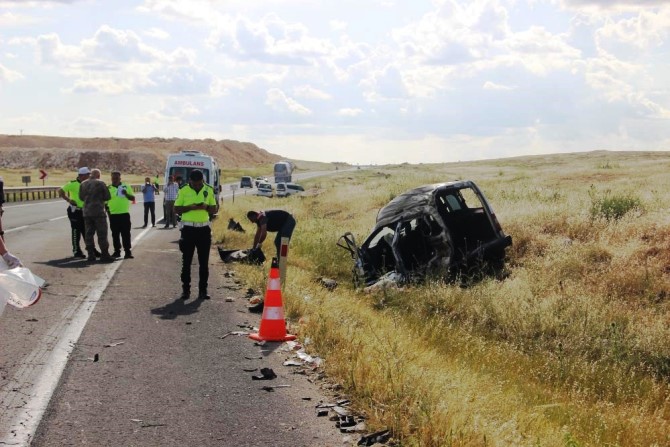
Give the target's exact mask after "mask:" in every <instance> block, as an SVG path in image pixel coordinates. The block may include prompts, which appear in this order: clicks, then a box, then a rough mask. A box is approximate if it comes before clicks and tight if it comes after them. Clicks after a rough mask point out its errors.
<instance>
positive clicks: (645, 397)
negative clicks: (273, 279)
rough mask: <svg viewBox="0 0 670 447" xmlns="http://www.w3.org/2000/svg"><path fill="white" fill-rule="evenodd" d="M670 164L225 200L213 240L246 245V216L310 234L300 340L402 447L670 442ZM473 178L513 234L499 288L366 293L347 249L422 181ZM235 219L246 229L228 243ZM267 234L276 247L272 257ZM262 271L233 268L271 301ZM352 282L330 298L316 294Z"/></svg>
mask: <svg viewBox="0 0 670 447" xmlns="http://www.w3.org/2000/svg"><path fill="white" fill-rule="evenodd" d="M669 171H670V153H659V152H656V153H624V152H619V153H616V152H615V153H606V152H594V153H588V154H562V155H551V156H533V157H520V158H513V159H505V160H491V161H482V162H469V163H451V164H443V165H421V166H409V165H401V166H388V167H378V168H372V169H365V170H357V171H349V172H346V173H341V174H336V175H331V176H327V177H321V178H318V179H313V180H310V181H307V182H304V184H305V186H306V189H307V191H306V192H305V193H304V194H303V195H302V196H293V197H289V198H287V199H277V198H275V199H266V198H260V197H255V196H248V197H245V198H244V200H237V201H235V202H234V203H231V202H230V201H228V202H226V203H225V204H224V207H223V211H222V213H221V219H220V220H219V221H218V222H217V224H216V226H215V236H216V238H218V240H219V242H220V243H221V244H222V245H223V246H224V247H226V248H247V247H248V246H249V245H250V243H251V239H252V237H253V235H252V234H251V232H252V231H253V230H254V227H253V226H252V225H251V224H250V223H249V222H248V221H247V220H246V217H245V214H246V211H248V210H249V209H270V208H283V209H286V210H288V211H290V212H292V213H293V214H294V215H295V216H296V219H297V222H298V225H297V227H296V231H295V234H294V238H293V240H292V241H291V248H290V254H289V268H288V273H287V283H286V285H285V288H284V293H283V299H284V306H285V308H286V315H287V319H288V320H289V322H290V324H291V329H292V331H294V332H295V333H298V334H299V336H300V337H301V339H302V340H309V344H308V348H309V349H310V350H312V352H313V353H316V354H318V355H319V356H321V357H322V358H324V359H325V363H324V368H325V369H326V371H327V373H328V375H329V377H330V379H331V380H332V381H335V382H336V383H338V384H340V385H341V386H342V387H343V390H344V392H346V393H347V395H348V396H349V397H350V398H351V399H352V401H353V402H355V406H356V407H357V409H358V410H359V411H360V412H362V413H364V414H365V415H366V416H367V417H368V418H369V419H368V426H369V428H370V429H371V430H372V429H375V428H390V429H392V430H393V432H394V434H395V437H396V438H397V439H400V440H401V443H402V445H403V446H508V445H514V446H566V447H567V446H570V447H578V446H584V447H585V446H621V447H624V446H625V447H629V446H667V445H670V326H669V324H668V321H670V209H669V206H670V205H668V204H670V176H668V174H667V173H668V172H669ZM459 179H471V180H474V181H475V182H476V183H477V184H478V185H479V186H480V187H481V188H482V190H483V191H484V193H485V194H486V196H487V198H488V199H489V202H490V203H491V204H492V206H493V208H494V210H495V212H496V215H497V216H498V219H499V220H500V222H501V224H502V226H503V229H504V230H505V232H506V233H507V234H510V235H512V237H513V246H512V247H511V248H509V249H508V261H507V267H506V269H507V273H508V275H507V276H506V277H505V279H503V280H498V279H494V278H487V279H484V280H482V281H479V282H475V283H473V284H471V285H469V286H468V287H463V286H462V285H461V283H460V282H459V283H456V284H447V283H444V282H441V281H432V282H428V283H425V284H422V285H419V286H412V287H406V288H404V289H402V290H397V289H392V288H390V289H386V290H384V291H379V292H376V293H372V294H366V293H364V292H363V291H361V290H355V289H353V285H352V281H351V278H352V277H351V266H352V261H351V258H350V256H349V255H348V253H347V252H345V251H344V250H342V249H340V248H337V247H336V242H337V240H338V238H339V236H341V235H342V234H343V233H344V232H345V231H351V232H352V233H353V234H354V235H355V236H356V239H357V241H358V242H362V240H363V238H364V237H365V236H367V234H368V232H369V230H370V229H371V228H372V226H373V224H374V220H375V217H376V213H377V211H378V209H379V208H380V207H382V206H383V205H385V204H386V203H387V202H388V201H389V200H390V199H391V198H393V197H395V196H396V195H397V194H399V193H401V192H403V191H405V190H407V189H409V188H412V187H415V186H419V185H422V184H427V183H435V182H443V181H451V180H459ZM229 218H233V219H235V220H237V221H239V222H241V224H242V226H243V227H244V228H245V229H246V230H247V232H246V233H237V232H232V231H230V230H227V229H226V224H227V222H228V219H229ZM273 236H274V235H270V236H269V237H268V240H267V241H266V242H265V244H264V246H263V248H264V250H265V252H266V254H267V255H268V257H270V256H272V253H273V245H272V238H273ZM267 267H268V265H267V264H266V265H265V266H264V267H263V268H259V267H253V266H244V265H236V266H235V269H236V271H238V274H239V275H240V276H242V277H244V278H245V280H246V281H247V283H248V285H249V286H250V287H254V288H255V289H257V290H265V281H266V276H267ZM319 277H328V278H332V279H335V280H337V281H338V283H339V285H338V287H337V288H336V289H335V290H334V291H332V292H330V291H328V290H326V289H325V288H323V287H322V286H321V285H320V284H319V283H318V281H317V279H318V278H319Z"/></svg>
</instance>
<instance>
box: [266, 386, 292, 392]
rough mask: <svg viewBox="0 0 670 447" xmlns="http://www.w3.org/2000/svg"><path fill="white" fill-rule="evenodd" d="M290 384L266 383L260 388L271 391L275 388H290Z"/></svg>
mask: <svg viewBox="0 0 670 447" xmlns="http://www.w3.org/2000/svg"><path fill="white" fill-rule="evenodd" d="M290 387H291V385H266V386H264V387H261V389H262V390H264V391H268V392H272V391H274V390H275V388H290Z"/></svg>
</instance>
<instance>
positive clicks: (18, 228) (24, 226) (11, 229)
mask: <svg viewBox="0 0 670 447" xmlns="http://www.w3.org/2000/svg"><path fill="white" fill-rule="evenodd" d="M28 227H29V225H22V226H20V227H16V228H10V229H9V230H5V233H11V232H12V231H19V230H23V229H24V228H28Z"/></svg>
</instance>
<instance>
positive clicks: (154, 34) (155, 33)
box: [144, 27, 170, 40]
mask: <svg viewBox="0 0 670 447" xmlns="http://www.w3.org/2000/svg"><path fill="white" fill-rule="evenodd" d="M144 35H145V36H148V37H151V38H153V39H159V40H165V39H168V38H169V37H170V33H168V32H167V31H165V30H163V29H161V28H155V27H154V28H151V29H148V30H146V31H145V32H144Z"/></svg>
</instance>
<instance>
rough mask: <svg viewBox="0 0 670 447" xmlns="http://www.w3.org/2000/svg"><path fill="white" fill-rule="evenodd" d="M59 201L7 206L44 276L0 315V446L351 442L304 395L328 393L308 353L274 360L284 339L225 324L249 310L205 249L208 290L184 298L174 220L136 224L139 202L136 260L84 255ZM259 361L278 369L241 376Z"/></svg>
mask: <svg viewBox="0 0 670 447" xmlns="http://www.w3.org/2000/svg"><path fill="white" fill-rule="evenodd" d="M161 202H162V197H160V196H159V197H158V204H160V203H161ZM65 208H66V204H65V202H63V201H61V200H58V201H48V202H40V203H26V204H17V205H7V206H5V215H4V216H3V225H4V227H5V236H6V240H7V243H8V245H9V248H10V250H11V251H12V252H13V253H15V254H16V255H17V256H19V257H20V258H21V260H22V261H23V262H24V264H25V265H26V266H27V267H28V268H30V269H31V270H32V271H33V272H35V273H36V274H38V275H39V276H41V277H43V278H44V279H46V280H47V281H48V286H47V287H46V289H45V290H44V293H43V297H42V299H41V300H40V301H39V302H38V303H37V304H36V305H35V306H33V307H30V308H27V309H22V310H17V309H14V308H12V307H11V306H7V307H6V308H5V311H4V313H3V315H2V316H0V337H1V338H2V343H0V445H34V446H54V445H59V446H60V445H95V446H105V445H109V446H119V445H124V446H131V445H136V446H188V445H193V446H195V445H198V446H331V445H332V446H336V445H337V446H340V445H351V444H355V441H356V440H357V438H355V437H347V436H346V435H343V434H341V433H339V431H338V430H337V429H336V428H335V426H334V422H332V421H329V420H328V418H326V417H317V415H316V413H317V410H316V408H315V407H316V405H317V404H318V403H319V402H321V401H323V402H332V401H334V400H335V399H336V398H337V396H335V395H332V394H330V393H329V392H326V391H325V390H323V389H322V388H321V386H322V384H323V382H321V381H318V380H311V378H313V377H314V374H315V373H314V372H313V368H312V367H311V366H310V365H309V364H303V365H302V366H298V367H296V366H283V365H282V363H283V362H284V361H285V360H286V359H291V358H293V357H294V355H295V352H293V351H291V350H290V349H288V347H287V345H286V344H281V343H266V344H264V345H262V346H258V345H255V344H254V343H253V342H252V340H250V339H249V338H248V337H246V336H244V335H241V336H239V335H228V336H226V334H229V333H231V332H235V331H241V332H249V331H251V327H252V326H258V324H259V320H260V319H259V315H257V314H250V313H249V312H248V311H247V310H246V300H245V299H244V298H243V296H244V294H245V292H246V288H245V287H244V285H243V284H239V283H238V282H239V281H237V280H236V279H235V276H234V272H233V271H231V270H230V265H228V264H223V263H222V262H221V261H220V259H219V258H218V255H217V253H216V251H215V250H212V252H211V256H210V294H211V295H212V299H211V300H207V301H198V300H194V299H191V300H189V301H186V302H183V301H181V300H179V299H178V296H179V294H180V291H181V286H180V280H179V270H180V265H181V256H180V253H179V251H178V249H177V244H176V242H177V240H178V238H179V232H178V231H177V230H175V229H167V230H165V229H162V228H161V225H160V224H157V227H156V228H151V227H149V228H148V229H141V228H138V227H139V226H140V225H141V224H142V217H141V214H142V204H140V203H138V204H137V205H134V206H132V207H131V218H132V222H133V230H132V237H133V254H134V255H135V259H129V260H122V261H117V262H115V263H113V264H100V263H95V264H89V263H87V262H86V261H82V260H74V259H73V258H71V248H70V228H69V222H68V220H67V218H66V217H65ZM157 215H158V217H161V216H162V211H161V210H160V209H159V210H157ZM265 267H268V266H267V265H266V266H264V267H263V268H265ZM197 268H198V267H197V260H194V266H193V270H192V272H193V277H194V278H197ZM196 281H197V280H196ZM262 292H263V291H261V293H262ZM229 298H232V300H229ZM263 367H269V368H272V369H273V370H274V371H275V372H276V374H277V375H278V377H277V378H276V379H274V380H272V381H257V380H253V379H252V376H253V375H259V372H258V371H259V369H260V368H263ZM266 385H271V386H278V387H277V388H272V389H271V390H272V391H266V390H263V389H262V387H263V386H266ZM285 385H288V386H285ZM352 436H353V435H352Z"/></svg>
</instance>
